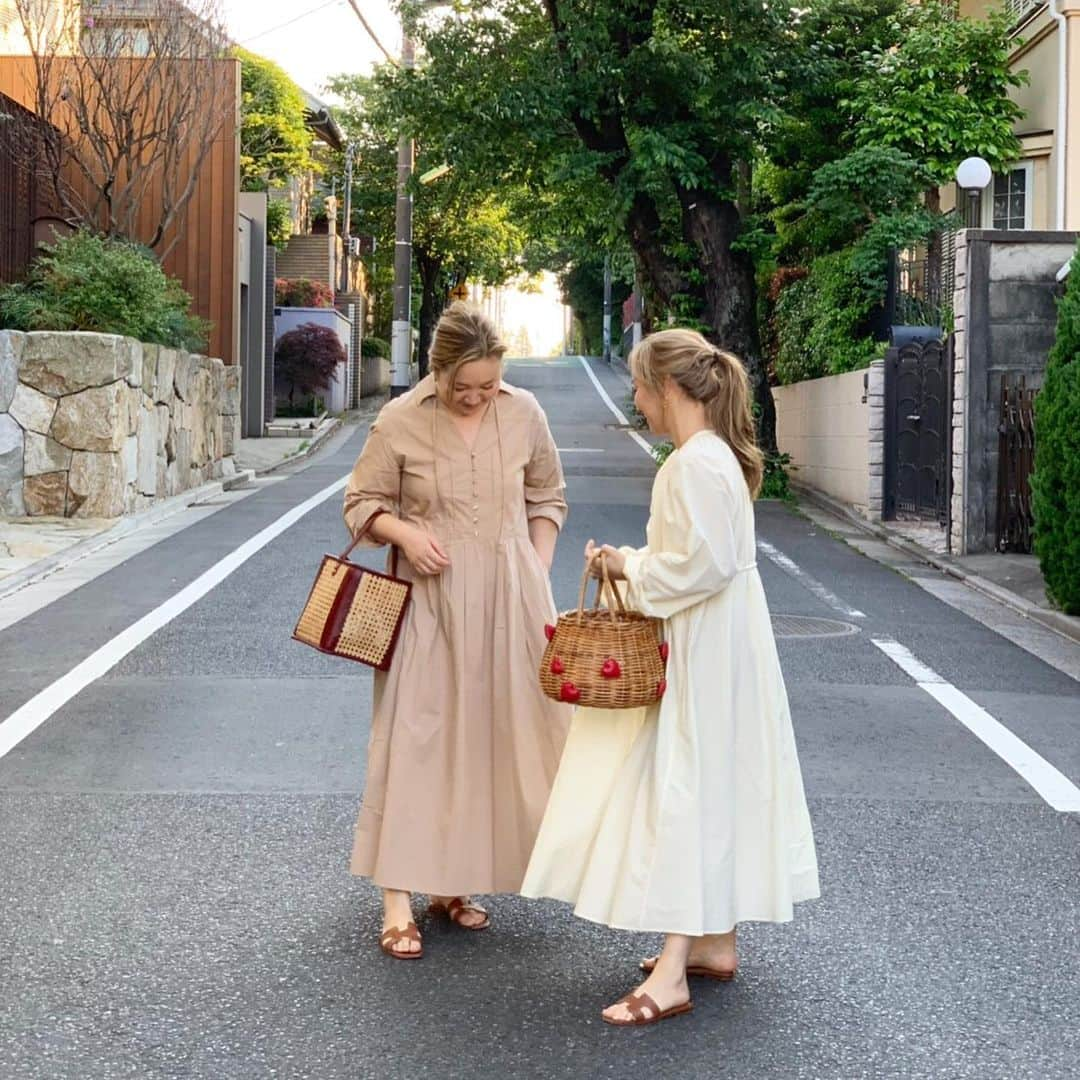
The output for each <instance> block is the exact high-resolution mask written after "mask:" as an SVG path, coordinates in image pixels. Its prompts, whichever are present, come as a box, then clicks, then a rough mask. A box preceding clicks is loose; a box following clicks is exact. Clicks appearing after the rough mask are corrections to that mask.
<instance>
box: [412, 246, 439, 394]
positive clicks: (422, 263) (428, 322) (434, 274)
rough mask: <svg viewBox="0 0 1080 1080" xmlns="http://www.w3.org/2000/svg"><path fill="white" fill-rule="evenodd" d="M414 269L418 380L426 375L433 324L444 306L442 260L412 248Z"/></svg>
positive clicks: (422, 250)
mask: <svg viewBox="0 0 1080 1080" xmlns="http://www.w3.org/2000/svg"><path fill="white" fill-rule="evenodd" d="M413 251H414V252H415V254H416V268H417V271H418V273H419V275H420V343H419V353H420V356H419V371H420V378H421V379H422V378H424V376H425V375H427V373H428V352H429V351H430V349H431V339H432V337H433V336H434V334H435V324H436V323H437V322H438V321H439V316H440V315H441V314H442V312H443V308H444V307H445V306H446V300H445V298H444V296H443V294H442V288H441V286H442V259H438V258H435V257H434V256H432V255H429V254H428V253H427V252H426V251H425V250H424V249H423V248H417V247H414V248H413Z"/></svg>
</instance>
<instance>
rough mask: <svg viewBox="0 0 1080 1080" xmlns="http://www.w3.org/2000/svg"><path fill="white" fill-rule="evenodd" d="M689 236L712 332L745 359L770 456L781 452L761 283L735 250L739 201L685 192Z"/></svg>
mask: <svg viewBox="0 0 1080 1080" xmlns="http://www.w3.org/2000/svg"><path fill="white" fill-rule="evenodd" d="M679 199H680V202H681V204H682V208H683V212H682V220H683V235H684V237H685V238H686V240H687V241H688V242H689V243H691V244H693V245H694V247H695V249H696V250H697V252H698V261H699V266H700V269H701V274H702V277H703V280H704V286H703V289H704V296H703V301H704V303H703V310H702V319H703V321H704V322H706V323H707V324H708V325H709V326H710V327H711V328H712V332H711V333H709V334H707V335H706V336H707V337H709V338H710V339H711V340H712V341H714V342H715V343H716V344H717V345H719V346H720V347H721V348H723V349H728V350H730V351H731V352H733V353H735V355H736V356H738V357H739V359H740V360H742V362H743V364H744V366H745V367H746V371H747V374H748V375H749V376H750V386H751V390H752V392H753V396H754V403H755V405H756V412H757V423H758V440H759V442H760V445H761V449H762V450H763V451H764V452H765V453H766V454H775V453H776V407H775V404H774V403H773V397H772V389H771V388H770V386H769V378H768V372H767V370H766V365H765V361H764V359H763V357H762V355H761V341H760V337H759V335H758V326H757V284H756V282H755V280H754V263H753V259H752V258H751V257H750V255H749V254H748V253H747V252H743V251H738V250H734V248H733V245H734V244H735V241H736V240H737V239H738V236H739V232H740V230H741V228H742V219H741V217H740V215H739V211H738V208H737V207H736V206H735V204H734V203H732V202H728V201H726V200H721V199H718V198H716V197H715V196H714V195H711V194H710V193H708V192H706V191H702V190H688V191H680V193H679Z"/></svg>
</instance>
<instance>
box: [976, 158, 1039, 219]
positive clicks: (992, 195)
mask: <svg viewBox="0 0 1080 1080" xmlns="http://www.w3.org/2000/svg"><path fill="white" fill-rule="evenodd" d="M1031 188H1032V165H1031V162H1030V161H1025V162H1022V163H1021V164H1020V165H1017V166H1016V167H1015V168H1013V169H1010V170H1009V171H1008V172H1004V173H998V174H997V175H996V176H995V177H994V180H993V183H991V185H990V187H989V188H988V189H987V191H986V194H985V195H984V196H983V198H984V199H986V200H987V203H988V205H987V206H986V207H985V208H984V210H983V224H984V225H985V226H986V227H987V228H990V229H1007V230H1013V229H1030V228H1031V196H1032V191H1031Z"/></svg>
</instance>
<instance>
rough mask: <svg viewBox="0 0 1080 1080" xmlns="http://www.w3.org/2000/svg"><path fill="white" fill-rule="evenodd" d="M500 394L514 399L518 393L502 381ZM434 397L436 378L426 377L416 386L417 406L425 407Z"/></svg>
mask: <svg viewBox="0 0 1080 1080" xmlns="http://www.w3.org/2000/svg"><path fill="white" fill-rule="evenodd" d="M499 393H500V394H507V395H508V396H509V397H513V396H514V395H515V394H516V393H517V390H515V389H514V387H512V386H511V385H510V384H509V383H508V382H504V381H502V380H500V382H499ZM433 397H435V376H434V375H425V376H424V377H423V378H422V379H421V380H420V381H419V382H418V383H417V384H416V404H417V405H418V406H419V405H423V404H424V402H425V401H429V400H430V399H431V398H433Z"/></svg>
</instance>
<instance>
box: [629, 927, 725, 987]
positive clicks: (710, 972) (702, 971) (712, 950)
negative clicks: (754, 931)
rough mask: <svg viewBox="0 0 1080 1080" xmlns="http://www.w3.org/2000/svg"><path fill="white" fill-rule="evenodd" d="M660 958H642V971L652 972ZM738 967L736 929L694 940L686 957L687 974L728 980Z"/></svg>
mask: <svg viewBox="0 0 1080 1080" xmlns="http://www.w3.org/2000/svg"><path fill="white" fill-rule="evenodd" d="M658 959H659V958H658V957H656V956H650V957H649V958H648V959H646V960H642V961H641V964H640V965H639V966H640V967H641V970H642V971H645V972H650V973H651V972H652V971H653V970H655V968H656V962H657V960H658ZM738 967H739V958H738V954H737V953H736V949H735V931H734V930H732V931H731V932H730V933H727V934H706V935H705V936H704V937H699V938H694V939H693V940H692V943H691V945H690V951H689V953H688V954H687V957H686V971H687V974H689V975H702V976H705V977H706V978H713V979H720V980H723V981H726V980H728V979H733V978H734V977H735V972H736V971H737V970H738Z"/></svg>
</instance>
